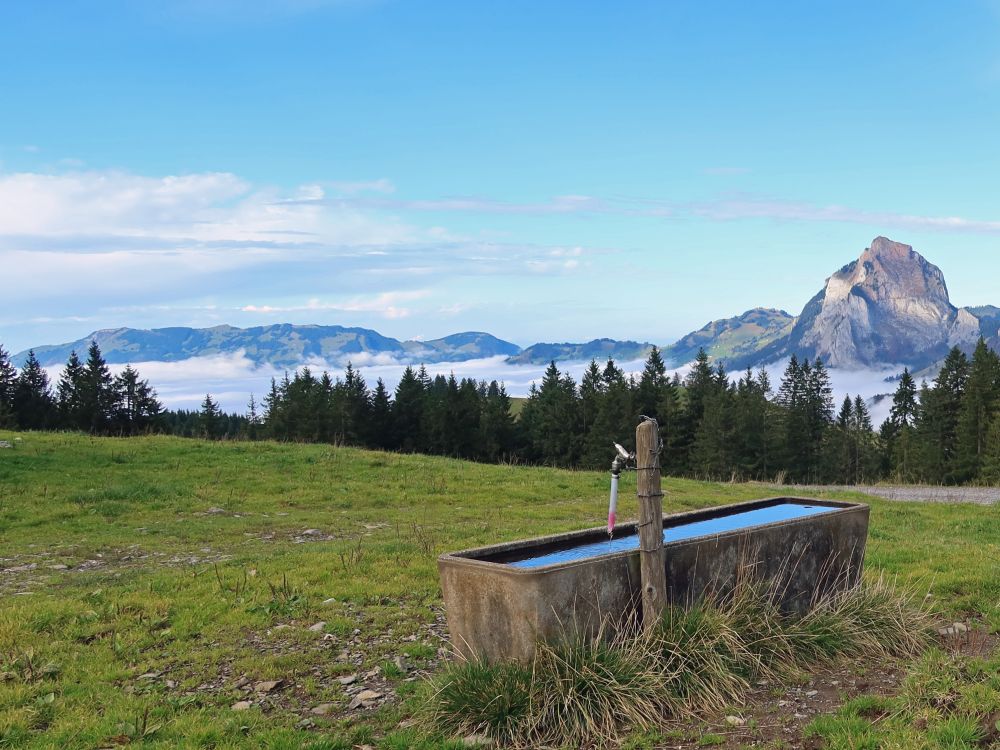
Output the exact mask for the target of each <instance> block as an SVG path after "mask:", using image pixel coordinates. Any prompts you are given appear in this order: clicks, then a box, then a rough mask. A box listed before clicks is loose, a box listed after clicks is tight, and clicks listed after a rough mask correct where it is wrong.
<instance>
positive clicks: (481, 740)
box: [462, 734, 493, 747]
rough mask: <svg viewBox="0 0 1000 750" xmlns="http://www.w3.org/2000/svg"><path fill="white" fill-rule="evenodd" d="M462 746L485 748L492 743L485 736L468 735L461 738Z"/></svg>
mask: <svg viewBox="0 0 1000 750" xmlns="http://www.w3.org/2000/svg"><path fill="white" fill-rule="evenodd" d="M462 744H463V745H465V746H466V747H487V746H489V745H492V744H493V743H492V742H491V741H490V738H489V737H487V736H486V735H482V734H469V735H466V736H465V737H463V738H462Z"/></svg>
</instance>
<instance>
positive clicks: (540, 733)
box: [423, 575, 931, 747]
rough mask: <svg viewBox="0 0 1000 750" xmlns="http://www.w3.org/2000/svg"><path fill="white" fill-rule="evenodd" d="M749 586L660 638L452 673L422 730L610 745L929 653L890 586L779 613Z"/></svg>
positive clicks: (764, 588)
mask: <svg viewBox="0 0 1000 750" xmlns="http://www.w3.org/2000/svg"><path fill="white" fill-rule="evenodd" d="M778 602H779V592H778V591H776V590H775V589H774V587H773V586H769V585H767V584H766V583H765V582H762V581H760V580H757V579H755V578H754V577H753V576H752V575H749V576H745V577H743V578H741V580H739V581H738V583H737V585H736V586H735V587H733V588H732V589H731V590H730V591H729V592H728V593H726V594H725V595H722V596H712V597H709V598H706V599H702V600H700V601H698V602H695V603H692V604H691V605H689V606H685V607H679V606H672V607H669V608H667V610H666V611H665V612H664V615H663V618H662V620H661V621H660V622H659V623H658V624H657V626H656V627H654V628H651V629H648V630H640V629H636V628H629V627H623V626H622V625H621V623H618V624H617V627H608V628H605V629H602V632H601V633H599V634H597V635H596V636H590V637H585V636H581V635H566V636H564V637H563V638H561V639H559V640H557V641H555V642H552V643H540V644H539V645H538V648H537V650H536V653H535V657H534V660H533V661H532V663H531V664H530V665H517V664H511V663H499V664H487V663H485V662H482V661H474V662H465V663H460V664H455V665H453V666H451V667H449V668H448V669H446V670H445V671H444V672H443V673H442V674H440V675H439V676H437V677H436V678H435V679H434V681H433V682H432V686H431V690H430V697H429V699H428V701H427V703H426V705H425V710H424V714H423V715H424V719H425V721H426V722H427V723H428V724H429V725H430V726H432V727H433V728H435V729H437V730H439V731H443V732H446V733H450V734H471V733H475V734H482V735H486V736H488V737H490V738H492V739H493V740H495V741H496V742H498V743H499V744H501V745H503V746H511V747H538V746H553V745H554V746H560V745H567V746H576V747H579V746H584V745H587V744H598V745H605V744H611V743H613V742H614V741H616V740H617V739H620V738H621V737H622V736H624V734H626V733H628V732H630V731H634V730H638V731H647V730H652V729H655V728H656V727H657V726H658V725H660V724H661V723H662V722H664V721H667V720H669V719H672V718H676V717H677V716H679V715H683V714H686V713H700V712H704V711H710V710H718V709H722V708H724V707H725V706H728V705H732V704H733V703H738V702H739V701H740V700H741V699H742V697H743V696H744V694H745V691H746V690H747V689H748V687H749V686H750V684H751V683H752V682H753V681H755V680H759V679H780V678H781V677H784V676H787V675H789V674H791V673H793V672H795V671H797V670H801V669H804V668H809V667H811V666H816V665H818V664H823V663H828V662H830V661H832V660H835V659H837V658H840V657H844V656H871V657H873V658H881V657H890V656H892V657H899V656H912V655H914V654H916V653H918V652H919V651H920V650H921V649H922V648H923V647H924V646H925V645H926V643H927V639H928V637H929V633H930V624H931V618H930V615H929V613H928V612H927V610H926V608H924V607H923V606H922V602H923V600H922V598H920V597H915V596H914V595H913V594H912V593H911V592H906V591H902V590H900V589H899V588H897V587H896V586H895V585H894V584H893V583H892V582H891V581H889V580H887V579H886V578H885V577H882V576H880V577H877V578H874V579H871V580H866V581H865V582H863V583H862V584H860V585H858V586H855V587H853V588H849V589H845V590H841V591H838V592H836V593H833V594H831V595H829V596H827V597H825V598H823V599H820V600H817V601H815V602H814V603H813V605H812V607H810V609H809V610H808V611H807V612H806V613H804V614H802V615H793V614H789V613H786V612H783V611H782V609H781V607H780V606H779V605H778Z"/></svg>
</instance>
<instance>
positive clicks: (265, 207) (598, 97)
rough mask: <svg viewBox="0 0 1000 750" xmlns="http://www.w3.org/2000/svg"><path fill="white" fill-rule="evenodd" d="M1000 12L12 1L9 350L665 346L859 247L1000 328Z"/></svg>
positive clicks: (789, 289)
mask: <svg viewBox="0 0 1000 750" xmlns="http://www.w3.org/2000/svg"><path fill="white" fill-rule="evenodd" d="M998 132H1000V4H998V3H997V2H985V1H980V0H977V1H975V2H955V3H947V4H945V3H914V2H878V3H871V2H835V3H834V2H831V3H791V2H787V3H766V2H761V3H737V2H727V3H721V2H705V3H689V2H672V3H668V2H655V3H630V2H622V3H598V2H577V3H556V2H548V3H544V2H543V3H539V2H537V1H536V2H506V3H468V2H454V3H451V2H447V3H446V2H436V3H434V2H424V3H418V2H393V1H392V0H384V1H382V2H376V1H370V2H368V1H365V0H353V1H352V0H341V1H339V2H337V1H327V2H324V0H292V1H290V2H289V1H286V2H279V1H278V0H256V1H253V0H248V1H247V2H238V1H237V0H205V1H204V2H196V1H195V0H163V1H162V2H151V1H149V2H143V1H140V0H134V1H132V2H114V1H113V0H102V1H100V2H87V1H78V2H54V1H53V2H42V3H4V4H3V5H2V6H0V277H2V278H4V281H5V283H4V293H3V295H2V296H0V343H3V344H4V346H5V347H6V348H7V349H9V350H13V351H17V350H20V349H22V348H26V347H28V346H32V345H39V344H45V343H55V342H59V341H65V340H71V339H75V338H78V337H80V336H83V335H85V334H86V333H88V332H89V331H91V330H94V329H96V328H105V327H117V326H126V325H128V326H136V327H154V326H161V325H198V326H202V325H215V324H219V323H230V324H234V325H240V326H247V325H259V324H265V323H272V322H286V321H290V322H300V323H309V322H312V323H339V324H344V325H361V326H366V327H371V328H375V329H377V330H379V331H381V332H383V333H385V334H388V335H392V336H397V337H400V338H419V337H423V338H432V337H436V336H440V335H444V334H447V333H451V332H455V331H459V330H488V331H490V332H492V333H495V334H496V335H498V336H501V337H503V338H507V339H509V340H512V341H515V342H517V343H520V344H530V343H533V342H535V341H551V340H582V339H589V338H594V337H597V336H610V337H615V338H634V339H646V340H651V341H654V342H658V343H669V342H671V341H673V340H674V339H676V338H677V337H678V336H680V335H683V334H684V333H686V332H687V331H689V330H691V329H693V328H697V327H700V326H701V325H702V324H704V323H705V322H707V321H708V320H710V319H712V318H717V317H723V316H729V315H734V314H738V313H740V312H742V311H743V310H745V309H748V308H750V307H753V306H758V305H762V306H774V307H782V308H785V309H788V310H789V311H791V312H793V313H797V312H798V311H799V310H800V309H801V308H802V306H803V305H804V303H805V302H806V301H807V300H808V298H809V297H810V296H812V294H814V293H815V292H816V291H817V290H818V289H819V288H820V286H821V285H822V282H823V279H824V278H825V277H826V276H827V275H828V274H829V273H831V272H832V271H834V270H836V269H837V268H838V267H840V266H841V265H843V264H844V263H846V262H848V261H850V260H851V259H853V258H855V257H857V255H859V254H860V252H861V251H862V250H863V249H864V248H865V247H866V246H867V244H868V243H869V242H870V240H871V239H872V238H873V237H874V236H876V235H879V234H885V235H887V236H889V237H892V238H893V239H896V240H900V241H903V242H907V243H909V244H912V245H913V246H914V247H915V248H916V249H917V250H918V251H920V252H922V253H923V254H924V255H925V256H926V257H928V259H930V260H931V261H932V262H935V263H937V264H938V265H939V266H941V268H942V269H943V270H944V272H945V275H946V277H947V279H948V282H949V286H950V289H951V292H952V298H953V301H954V302H956V303H957V304H960V305H962V304H982V303H987V302H993V303H996V304H1000V288H998V285H997V283H996V279H997V278H998V272H1000V254H998V253H997V249H998V248H1000V205H998V203H997V196H998V195H1000V190H998V187H1000V185H998V181H1000V138H998V137H997V133H998Z"/></svg>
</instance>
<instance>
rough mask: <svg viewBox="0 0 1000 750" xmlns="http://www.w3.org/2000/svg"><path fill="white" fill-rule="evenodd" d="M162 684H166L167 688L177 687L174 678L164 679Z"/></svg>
mask: <svg viewBox="0 0 1000 750" xmlns="http://www.w3.org/2000/svg"><path fill="white" fill-rule="evenodd" d="M163 684H164V685H166V686H167V689H168V690H173V689H174V688H175V687H177V681H176V680H164V681H163Z"/></svg>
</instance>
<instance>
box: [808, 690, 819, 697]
mask: <svg viewBox="0 0 1000 750" xmlns="http://www.w3.org/2000/svg"><path fill="white" fill-rule="evenodd" d="M814 695H819V690H810V691H808V692H807V693H806V698H812V697H813V696H814Z"/></svg>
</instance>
